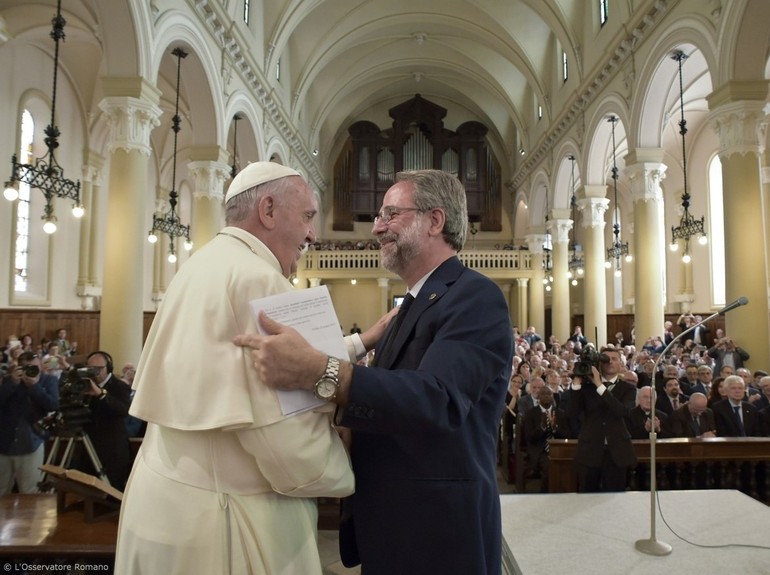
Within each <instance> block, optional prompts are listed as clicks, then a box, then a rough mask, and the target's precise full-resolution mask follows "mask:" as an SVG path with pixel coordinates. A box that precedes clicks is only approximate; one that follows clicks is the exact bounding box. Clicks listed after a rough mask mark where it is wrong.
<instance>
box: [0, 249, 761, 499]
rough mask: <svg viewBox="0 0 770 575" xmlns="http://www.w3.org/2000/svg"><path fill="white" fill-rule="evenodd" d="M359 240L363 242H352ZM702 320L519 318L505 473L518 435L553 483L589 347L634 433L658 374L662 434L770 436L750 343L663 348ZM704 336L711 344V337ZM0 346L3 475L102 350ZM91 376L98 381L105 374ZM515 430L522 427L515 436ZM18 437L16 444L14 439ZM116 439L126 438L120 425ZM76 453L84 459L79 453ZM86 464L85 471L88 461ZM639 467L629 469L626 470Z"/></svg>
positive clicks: (44, 343) (100, 404)
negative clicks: (563, 323)
mask: <svg viewBox="0 0 770 575" xmlns="http://www.w3.org/2000/svg"><path fill="white" fill-rule="evenodd" d="M354 249H367V247H366V246H356V248H354ZM698 321H700V319H699V316H693V315H691V314H682V316H680V318H679V320H678V321H677V325H676V326H675V325H674V324H673V323H672V322H666V324H665V328H664V333H663V334H661V336H659V337H652V338H649V339H647V340H646V341H645V342H644V344H643V345H641V346H640V347H639V348H637V346H636V345H635V344H634V343H633V341H634V340H633V333H632V334H630V337H626V336H625V334H623V333H622V332H618V333H616V334H615V336H614V337H613V341H612V343H609V344H607V346H605V347H603V348H602V349H601V350H597V349H596V346H595V345H594V343H592V342H591V341H590V340H589V339H588V338H587V337H586V335H585V334H583V331H582V328H581V326H575V327H574V328H573V331H572V335H571V336H570V337H569V338H568V339H567V340H566V341H564V342H560V341H559V340H558V339H557V338H555V337H554V336H551V337H550V338H548V340H547V341H546V340H545V338H543V337H542V336H541V335H540V334H538V333H537V331H536V329H535V327H534V326H528V327H527V328H526V329H524V330H523V332H520V331H519V328H518V327H514V328H513V336H514V342H515V351H514V357H513V371H512V376H511V380H510V385H509V389H508V394H507V396H506V403H505V405H504V406H501V413H502V418H501V427H500V429H501V463H502V464H503V474H504V476H505V477H506V478H507V479H508V480H509V481H510V482H513V480H514V472H515V470H514V465H515V463H514V462H515V453H514V450H515V449H516V446H517V445H518V446H519V449H521V450H522V451H524V452H527V451H529V453H530V455H529V456H528V457H527V458H525V459H524V465H525V469H524V470H523V472H524V474H525V476H526V477H527V478H538V479H540V480H541V483H540V486H541V489H542V490H547V470H548V449H546V447H545V445H546V444H547V440H548V439H550V438H570V439H577V438H578V436H579V435H580V430H581V425H582V421H581V420H580V418H577V417H573V416H571V415H570V413H571V411H570V410H569V409H568V408H569V404H570V397H571V395H572V394H574V393H576V389H579V386H575V385H573V384H574V379H573V369H574V367H575V363H576V362H580V361H581V358H582V357H584V355H585V354H586V353H590V352H592V351H593V352H596V351H615V352H617V353H619V355H620V358H621V364H622V365H621V373H620V374H619V375H618V376H617V380H618V381H622V382H624V383H623V385H625V384H630V386H631V387H633V388H635V389H636V401H635V402H634V405H633V406H631V405H627V406H626V410H627V413H626V417H625V425H626V429H627V431H628V432H629V434H630V436H631V438H632V439H646V438H647V437H648V436H649V430H650V421H651V419H650V410H651V409H652V407H653V406H651V404H650V399H651V389H650V386H651V385H652V384H653V381H654V382H655V392H656V396H657V400H656V402H655V406H654V408H655V415H654V421H655V430H656V432H657V434H658V437H659V438H670V437H719V436H721V437H733V436H765V437H768V436H770V375H768V372H767V371H766V370H762V369H756V370H754V371H751V370H749V369H747V368H746V367H745V366H744V363H745V362H746V361H748V360H749V358H750V355H749V352H748V351H747V350H745V349H743V348H742V347H741V346H740V345H738V344H737V343H736V342H735V341H734V339H733V338H732V337H729V336H726V335H725V334H724V332H723V331H722V330H721V329H719V330H716V331H715V337H714V338H709V337H708V333H709V332H708V330H707V329H700V328H699V329H698V330H695V332H694V333H695V336H693V334H692V333H690V334H687V335H686V336H685V337H682V338H680V340H678V341H677V343H676V344H675V345H674V346H673V347H672V348H671V349H670V350H669V351H668V352H667V353H666V355H665V356H661V353H662V352H663V350H664V348H665V347H666V346H667V345H668V344H670V343H671V342H672V341H673V340H674V338H675V337H676V336H677V335H678V334H680V333H681V332H683V331H684V330H686V329H687V328H689V327H690V326H691V325H692V324H693V323H694V322H698ZM677 327H678V329H677ZM707 342H708V343H711V345H706V343H707ZM1 351H2V357H0V380H1V381H2V384H1V385H0V419H3V420H4V421H6V423H8V422H10V421H15V422H17V423H16V424H15V425H10V424H7V425H3V426H0V473H4V474H5V475H4V477H13V474H14V472H15V470H16V469H17V468H19V462H18V450H19V448H18V437H19V434H21V433H22V432H23V433H24V434H26V435H25V436H29V437H31V438H33V439H36V441H32V442H31V443H30V440H28V441H27V443H25V445H27V444H28V445H29V449H28V451H33V452H35V458H34V461H35V462H36V463H37V462H38V461H39V459H40V452H39V451H38V447H40V444H41V443H42V442H43V441H44V440H45V439H47V438H49V437H50V436H51V434H52V432H53V433H55V429H54V430H45V429H42V430H41V429H38V427H39V426H38V425H37V424H38V423H39V421H38V420H40V419H43V418H45V416H46V415H55V414H56V413H57V409H58V408H59V404H58V401H59V399H58V393H56V392H55V391H56V390H54V389H53V388H54V387H56V386H55V385H54V384H53V383H52V382H58V381H59V380H60V378H61V377H62V374H66V373H67V372H68V371H69V370H71V369H73V368H75V367H82V366H84V365H85V364H86V358H87V357H88V356H90V355H91V354H92V353H93V352H94V351H96V350H89V351H91V353H89V354H85V353H84V354H83V355H78V354H79V352H78V344H77V342H76V341H70V340H69V339H68V334H67V330H66V329H59V330H57V332H56V334H55V335H54V336H53V337H51V339H45V338H43V339H41V340H40V341H39V342H36V341H35V340H34V338H33V336H32V335H30V334H24V335H22V336H18V335H16V334H12V335H10V336H8V338H7V340H6V343H5V345H4V347H3V348H2V350H1ZM98 357H103V356H98ZM32 364H34V365H37V366H39V370H40V376H39V377H37V378H28V377H26V376H24V377H20V376H19V373H21V371H20V370H22V369H23V367H24V366H27V365H32ZM656 365H657V372H655V367H656ZM134 371H135V369H134V366H133V365H132V364H130V363H129V364H126V365H125V366H123V368H122V370H121V372H119V373H118V372H117V371H116V373H115V374H104V376H106V375H110V379H111V380H112V382H113V383H111V384H110V385H118V386H125V388H126V389H127V390H128V391H126V392H125V398H126V399H124V400H122V402H121V405H120V408H119V409H117V408H116V409H115V412H114V413H113V414H111V417H112V419H113V420H114V419H116V418H117V419H120V420H121V421H123V422H124V425H125V431H126V433H125V436H127V437H141V436H142V435H143V433H144V429H145V423H144V422H143V421H141V420H137V419H136V418H134V417H131V416H128V415H127V405H129V404H130V398H131V396H132V392H131V391H130V387H131V382H132V380H133V374H134ZM95 385H96V388H97V389H98V388H99V385H100V382H96V383H95ZM43 386H45V391H46V395H45V397H44V396H43V395H42V394H41V393H38V392H37V388H38V387H39V388H40V389H41V390H42V389H43ZM101 386H102V387H104V381H101ZM120 389H122V387H121V388H120ZM19 391H22V392H23V393H19ZM99 393H101V392H99ZM120 395H121V396H123V395H124V394H120ZM103 397H105V396H104V395H99V396H98V397H93V396H89V397H88V398H87V401H89V402H93V403H94V406H93V407H94V410H95V411H96V412H97V413H102V412H103V411H104V409H103V408H104V407H105V406H106V405H108V404H112V403H114V402H113V399H112V398H110V401H109V402H107V403H105V402H104V400H102V399H100V398H103ZM41 398H44V399H41ZM573 399H574V398H573ZM126 402H129V403H126ZM94 410H92V411H94ZM108 413H109V412H108ZM20 414H22V415H20ZM19 422H21V423H19ZM517 422H518V425H517ZM86 428H87V429H88V433H89V435H97V440H96V441H95V443H96V444H99V445H101V444H102V443H103V442H102V441H101V440H102V438H101V437H100V435H101V434H103V433H108V432H106V431H103V430H101V429H100V427H99V425H98V424H97V425H93V424H91V423H89V424H86ZM110 429H111V431H109V433H110V434H112V435H114V434H115V426H114V424H111V427H110ZM516 433H519V434H520V436H519V438H518V441H517V440H516ZM36 434H37V435H36ZM14 441H15V442H16V447H12V445H13V443H14ZM119 441H121V442H122V441H124V435H123V434H122V433H121V434H120V439H119ZM33 448H34V449H33ZM121 449H122V448H121ZM22 451H24V450H22ZM29 457H30V456H27V459H29ZM77 459H78V458H77V457H76V460H77ZM103 459H105V460H106V461H108V462H109V461H112V459H113V458H112V457H111V454H109V453H105V454H103ZM80 462H81V464H82V457H81V458H80ZM121 466H122V468H123V469H124V470H127V469H129V468H130V465H128V466H127V465H126V462H125V460H122V461H121ZM84 470H87V471H89V469H88V468H87V466H86V467H84ZM634 472H635V471H634V469H630V470H629V477H631V476H632V475H633V473H634ZM636 472H638V469H637V470H636ZM95 474H97V475H98V473H95ZM109 474H110V475H113V476H114V471H113V470H112V469H110V470H109ZM27 475H29V473H27ZM16 481H17V484H16V486H15V487H14V486H13V481H11V487H12V488H13V489H15V490H19V483H21V482H23V487H22V489H23V490H24V491H26V492H29V491H34V490H35V489H34V488H35V483H36V482H35V481H31V480H30V479H29V477H28V476H24V477H22V476H20V477H17V478H16ZM124 482H125V477H123V476H120V477H119V478H118V480H117V481H116V483H117V484H118V485H122V484H123V483H124ZM11 487H8V488H3V486H0V490H3V491H4V492H7V491H8V490H10V488H11Z"/></svg>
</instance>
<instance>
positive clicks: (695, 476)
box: [665, 392, 716, 489]
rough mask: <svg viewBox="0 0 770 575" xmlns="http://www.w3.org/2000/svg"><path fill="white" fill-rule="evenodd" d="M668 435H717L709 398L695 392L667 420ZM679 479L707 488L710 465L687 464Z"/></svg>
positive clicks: (688, 483)
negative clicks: (708, 403)
mask: <svg viewBox="0 0 770 575" xmlns="http://www.w3.org/2000/svg"><path fill="white" fill-rule="evenodd" d="M665 427H666V429H667V434H668V435H667V437H692V438H706V437H716V423H715V422H714V413H713V412H712V411H711V410H710V409H709V408H708V407H707V398H706V396H705V395H703V394H702V393H700V392H696V393H693V394H692V395H691V396H690V399H689V400H688V401H687V403H685V404H684V405H683V406H681V407H680V408H679V409H677V410H676V411H674V412H673V413H672V414H671V416H670V417H669V418H668V420H667V421H666V426H665ZM679 480H680V481H681V482H682V485H683V486H694V487H695V488H696V489H705V488H706V487H708V486H709V481H708V465H707V464H706V463H697V464H695V465H691V464H687V465H685V466H684V468H682V469H681V472H680V474H679Z"/></svg>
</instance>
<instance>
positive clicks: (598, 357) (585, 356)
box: [572, 346, 610, 377]
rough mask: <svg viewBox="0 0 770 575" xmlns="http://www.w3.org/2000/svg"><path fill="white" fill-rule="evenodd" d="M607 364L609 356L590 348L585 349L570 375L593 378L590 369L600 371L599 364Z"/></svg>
mask: <svg viewBox="0 0 770 575" xmlns="http://www.w3.org/2000/svg"><path fill="white" fill-rule="evenodd" d="M609 362H610V356H609V355H607V354H606V353H600V352H598V351H596V350H595V349H594V348H593V347H590V346H589V347H586V348H585V349H584V350H583V351H582V353H581V354H580V357H578V359H577V361H576V362H575V365H574V366H573V367H572V375H574V376H576V377H593V372H592V371H591V368H592V367H596V369H599V370H600V369H601V368H600V366H601V364H603V363H609Z"/></svg>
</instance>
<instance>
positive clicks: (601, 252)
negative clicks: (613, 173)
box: [577, 184, 610, 346]
mask: <svg viewBox="0 0 770 575" xmlns="http://www.w3.org/2000/svg"><path fill="white" fill-rule="evenodd" d="M606 192H607V186H605V185H603V184H602V185H586V186H584V187H583V194H584V196H585V197H583V198H581V199H579V200H578V202H577V204H578V209H579V210H580V213H581V214H582V216H583V217H582V222H583V229H584V230H585V233H584V234H583V237H584V238H585V248H584V250H583V251H584V253H585V258H586V273H585V291H584V302H583V309H584V310H585V314H584V315H585V318H584V321H583V323H584V325H583V333H584V334H585V336H586V337H587V338H588V340H589V341H592V342H594V343H595V344H596V345H597V346H602V345H604V344H606V343H607V280H606V278H605V274H606V272H605V268H604V261H605V259H606V257H605V256H606V252H605V249H604V214H605V212H606V211H607V207H608V206H609V204H610V201H609V200H608V199H607V198H605V197H604V196H605V194H606Z"/></svg>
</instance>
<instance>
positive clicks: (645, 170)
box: [624, 162, 667, 202]
mask: <svg viewBox="0 0 770 575" xmlns="http://www.w3.org/2000/svg"><path fill="white" fill-rule="evenodd" d="M666 169H667V166H666V165H665V164H662V163H660V162H639V163H636V164H631V165H629V164H626V169H625V170H624V171H625V173H626V174H627V175H628V178H629V180H631V195H632V197H633V199H634V202H650V201H651V202H662V201H663V190H662V189H661V187H660V182H662V181H663V180H664V179H665V177H666Z"/></svg>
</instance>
